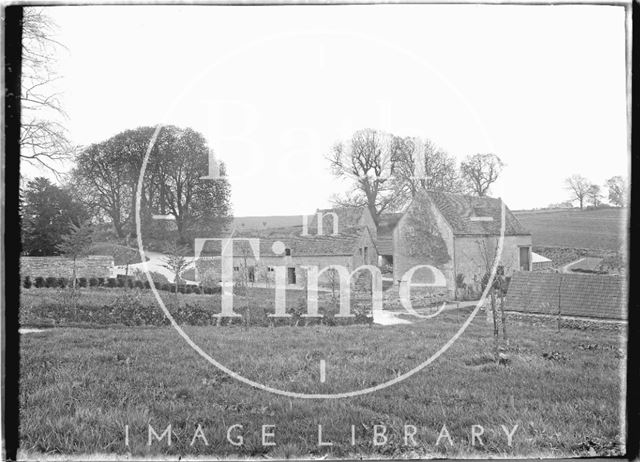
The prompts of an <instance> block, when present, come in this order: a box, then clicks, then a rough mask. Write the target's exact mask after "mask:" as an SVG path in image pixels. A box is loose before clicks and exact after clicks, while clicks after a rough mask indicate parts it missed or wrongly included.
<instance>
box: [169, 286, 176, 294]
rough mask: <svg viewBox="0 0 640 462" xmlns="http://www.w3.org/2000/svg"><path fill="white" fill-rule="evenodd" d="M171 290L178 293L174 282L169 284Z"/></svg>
mask: <svg viewBox="0 0 640 462" xmlns="http://www.w3.org/2000/svg"><path fill="white" fill-rule="evenodd" d="M169 292H171V293H172V294H175V293H176V286H175V285H173V284H171V285H170V286H169Z"/></svg>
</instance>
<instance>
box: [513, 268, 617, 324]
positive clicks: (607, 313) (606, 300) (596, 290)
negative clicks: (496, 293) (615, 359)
mask: <svg viewBox="0 0 640 462" xmlns="http://www.w3.org/2000/svg"><path fill="white" fill-rule="evenodd" d="M506 307H507V309H508V310H511V311H519V312H524V313H537V314H548V315H556V316H557V314H558V309H560V313H561V315H562V316H575V317H588V318H600V319H616V320H624V319H627V307H626V301H625V297H624V281H623V278H622V277H621V276H613V275H599V274H598V275H596V274H567V273H533V272H528V271H518V272H515V273H514V274H513V276H512V278H511V282H510V283H509V289H508V292H507V299H506Z"/></svg>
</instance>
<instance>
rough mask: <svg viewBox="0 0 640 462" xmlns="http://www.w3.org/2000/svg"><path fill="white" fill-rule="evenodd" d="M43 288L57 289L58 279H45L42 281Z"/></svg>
mask: <svg viewBox="0 0 640 462" xmlns="http://www.w3.org/2000/svg"><path fill="white" fill-rule="evenodd" d="M44 286H45V287H47V288H49V287H51V288H55V287H58V278H56V277H53V276H49V277H48V278H47V279H45V280H44Z"/></svg>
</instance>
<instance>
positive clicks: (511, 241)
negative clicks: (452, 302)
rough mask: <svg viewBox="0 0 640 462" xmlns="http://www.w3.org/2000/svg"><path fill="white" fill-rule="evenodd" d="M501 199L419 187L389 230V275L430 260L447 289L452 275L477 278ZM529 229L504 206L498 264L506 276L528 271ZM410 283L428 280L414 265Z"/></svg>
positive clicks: (484, 266)
mask: <svg viewBox="0 0 640 462" xmlns="http://www.w3.org/2000/svg"><path fill="white" fill-rule="evenodd" d="M500 221H501V202H500V200H499V199H493V198H489V197H476V196H466V195H460V194H450V193H442V192H434V191H423V192H421V193H419V194H418V195H417V196H416V197H415V198H414V200H413V201H412V202H411V204H410V205H409V207H408V208H407V210H406V211H405V213H404V214H403V215H402V217H401V218H400V219H398V220H397V222H396V224H395V226H394V228H393V232H392V236H393V237H392V246H393V249H392V259H393V260H392V261H393V280H394V283H396V284H398V283H399V282H400V281H401V279H402V276H403V275H404V274H405V273H406V272H407V271H408V270H410V269H411V268H412V267H414V266H416V265H431V266H434V267H436V268H438V269H439V270H440V271H441V272H442V273H443V274H444V276H445V279H446V283H447V290H448V292H449V295H450V296H451V297H453V296H454V295H455V289H456V280H458V281H459V282H460V281H464V282H465V283H467V284H474V283H475V284H479V283H480V281H481V280H482V277H483V275H484V274H485V273H486V272H487V271H488V269H490V267H491V263H492V262H493V260H494V257H495V252H496V249H497V245H498V239H499V237H500ZM531 264H532V263H531V233H529V232H528V231H527V230H526V229H524V228H523V226H522V225H521V224H520V222H519V221H518V219H517V218H516V217H515V216H514V215H513V214H512V213H511V211H510V210H509V209H508V208H506V207H505V238H504V245H503V250H502V254H501V256H500V265H502V266H503V267H504V269H505V274H506V275H507V276H509V275H511V274H512V273H513V272H514V271H517V270H522V271H531ZM412 282H413V283H417V284H420V283H422V284H424V283H432V282H433V276H432V275H431V274H430V273H429V272H428V270H426V269H425V270H418V271H417V272H416V273H415V275H414V278H413V280H412Z"/></svg>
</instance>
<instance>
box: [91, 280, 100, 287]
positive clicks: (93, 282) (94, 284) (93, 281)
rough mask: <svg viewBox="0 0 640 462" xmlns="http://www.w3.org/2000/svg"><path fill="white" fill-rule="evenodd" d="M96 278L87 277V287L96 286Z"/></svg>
mask: <svg viewBox="0 0 640 462" xmlns="http://www.w3.org/2000/svg"><path fill="white" fill-rule="evenodd" d="M97 286H98V279H97V278H89V287H97Z"/></svg>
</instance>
